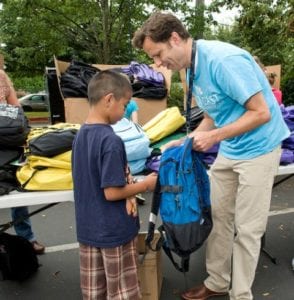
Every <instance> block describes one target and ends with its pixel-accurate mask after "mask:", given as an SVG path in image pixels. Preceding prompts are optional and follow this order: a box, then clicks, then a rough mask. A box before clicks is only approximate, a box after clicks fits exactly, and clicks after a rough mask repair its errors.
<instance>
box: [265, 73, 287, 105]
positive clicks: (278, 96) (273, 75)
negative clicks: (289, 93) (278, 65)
mask: <svg viewBox="0 0 294 300" xmlns="http://www.w3.org/2000/svg"><path fill="white" fill-rule="evenodd" d="M276 77H277V74H276V73H272V72H271V73H269V72H268V73H267V78H268V81H269V83H270V85H271V87H272V92H273V94H274V96H275V97H276V99H277V101H278V103H279V105H281V104H282V103H283V102H282V101H283V100H282V97H283V96H282V91H281V90H279V89H277V88H275V87H274V84H275V81H276Z"/></svg>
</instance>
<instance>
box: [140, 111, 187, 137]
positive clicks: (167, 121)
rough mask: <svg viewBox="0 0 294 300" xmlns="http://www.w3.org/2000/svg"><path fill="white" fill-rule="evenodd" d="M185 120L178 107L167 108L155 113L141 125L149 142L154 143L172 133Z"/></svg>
mask: <svg viewBox="0 0 294 300" xmlns="http://www.w3.org/2000/svg"><path fill="white" fill-rule="evenodd" d="M185 122H186V118H185V117H184V116H182V115H181V113H180V110H179V108H178V107H176V106H173V107H170V108H167V109H165V110H163V111H162V112H160V113H159V114H157V115H156V116H155V117H154V118H152V119H151V120H150V121H149V122H147V123H146V124H145V125H144V126H143V130H144V131H145V132H146V134H147V136H148V138H149V139H150V141H151V143H155V142H157V141H159V140H161V139H162V138H164V137H166V136H168V135H170V134H172V133H174V132H175V131H176V130H177V129H179V128H180V127H181V126H182V125H184V124H185Z"/></svg>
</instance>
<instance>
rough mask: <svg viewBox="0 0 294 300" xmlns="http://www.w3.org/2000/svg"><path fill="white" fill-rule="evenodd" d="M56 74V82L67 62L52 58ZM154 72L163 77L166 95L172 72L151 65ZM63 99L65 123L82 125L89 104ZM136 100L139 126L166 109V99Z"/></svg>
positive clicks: (102, 68)
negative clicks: (159, 73)
mask: <svg viewBox="0 0 294 300" xmlns="http://www.w3.org/2000/svg"><path fill="white" fill-rule="evenodd" d="M54 62H55V68H56V74H57V77H58V81H59V80H60V76H61V74H62V73H64V72H65V71H66V69H67V68H68V66H69V63H68V62H64V61H60V60H57V59H56V58H55V57H54ZM94 66H95V67H97V68H99V69H101V70H106V69H110V68H119V67H126V66H127V65H101V64H94ZM151 67H152V68H154V69H155V70H156V71H158V72H161V73H162V74H163V75H164V77H165V84H166V88H167V90H168V94H169V91H170V86H171V75H172V72H171V71H170V70H168V69H166V68H163V67H159V68H158V67H156V66H155V65H151ZM61 95H62V92H61ZM63 99H64V109H65V121H66V122H67V123H79V124H82V123H83V122H84V121H85V119H86V117H87V114H88V109H89V104H88V101H87V99H86V98H63ZM133 99H135V100H136V102H137V104H138V106H139V110H138V121H139V123H140V124H141V125H144V124H145V123H147V122H148V121H149V120H150V119H152V118H153V117H154V116H156V115H157V114H158V113H159V112H161V111H163V110H164V109H166V107H167V97H165V98H163V99H143V98H133Z"/></svg>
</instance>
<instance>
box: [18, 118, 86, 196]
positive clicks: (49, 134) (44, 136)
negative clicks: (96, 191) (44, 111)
mask: <svg viewBox="0 0 294 300" xmlns="http://www.w3.org/2000/svg"><path fill="white" fill-rule="evenodd" d="M79 129H80V125H79V124H68V123H59V124H55V125H52V126H44V127H36V128H32V129H31V131H30V133H29V135H28V138H27V142H26V147H25V157H26V161H25V163H24V165H23V166H21V167H20V168H19V169H18V170H17V172H16V177H17V180H18V181H19V183H20V186H21V189H23V190H28V191H34V190H38V191H42V190H47V191H52V190H70V189H72V188H73V182H72V175H71V151H72V143H73V140H74V137H75V135H76V133H77V131H78V130H79Z"/></svg>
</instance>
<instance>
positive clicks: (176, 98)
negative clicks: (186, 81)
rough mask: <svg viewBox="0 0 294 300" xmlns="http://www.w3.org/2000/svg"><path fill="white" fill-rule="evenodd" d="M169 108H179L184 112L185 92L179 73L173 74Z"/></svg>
mask: <svg viewBox="0 0 294 300" xmlns="http://www.w3.org/2000/svg"><path fill="white" fill-rule="evenodd" d="M167 106H168V107H172V106H177V107H178V108H179V109H180V111H183V110H184V90H183V86H182V83H181V79H180V75H179V72H175V73H173V76H172V80H171V88H170V94H169V96H168V99H167Z"/></svg>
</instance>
